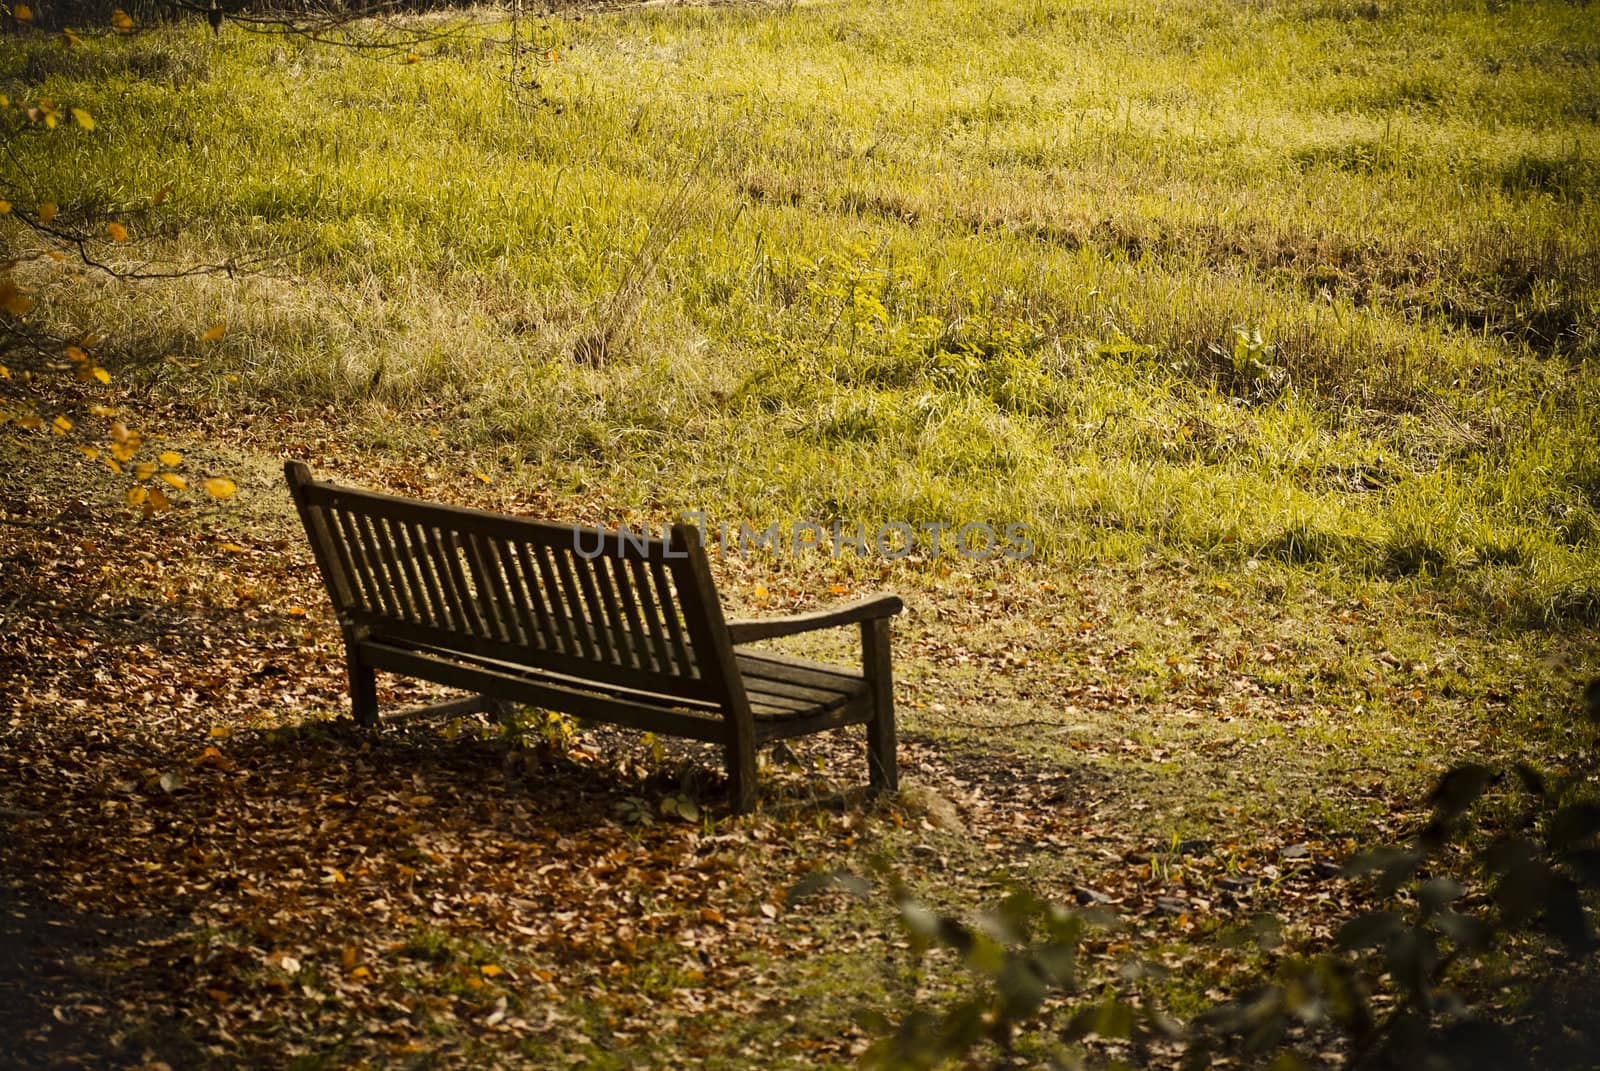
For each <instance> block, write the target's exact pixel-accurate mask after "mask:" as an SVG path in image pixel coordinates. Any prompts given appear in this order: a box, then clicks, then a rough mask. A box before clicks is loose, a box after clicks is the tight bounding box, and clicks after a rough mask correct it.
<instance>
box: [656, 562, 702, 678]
mask: <svg viewBox="0 0 1600 1071" xmlns="http://www.w3.org/2000/svg"><path fill="white" fill-rule="evenodd" d="M650 575H651V577H653V578H654V579H655V582H656V583H655V589H656V597H655V602H656V604H657V605H658V606H660V607H661V615H662V616H663V617H664V618H665V619H666V622H667V642H668V644H669V646H670V647H671V649H672V661H673V664H674V665H676V666H677V667H678V672H679V673H681V674H683V675H684V676H688V675H690V674H698V673H699V672H700V666H699V664H698V663H697V662H696V661H695V659H694V657H693V655H692V654H691V653H690V649H689V643H688V640H687V639H686V638H685V636H684V630H683V621H682V618H681V617H680V616H679V611H678V604H677V598H676V597H675V595H674V594H673V587H672V582H671V580H670V579H668V577H667V569H666V566H665V565H663V564H662V563H661V562H659V561H654V560H652V561H651V562H650Z"/></svg>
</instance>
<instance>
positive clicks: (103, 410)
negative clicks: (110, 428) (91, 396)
mask: <svg viewBox="0 0 1600 1071" xmlns="http://www.w3.org/2000/svg"><path fill="white" fill-rule="evenodd" d="M89 412H91V413H93V414H94V415H95V416H97V417H114V416H116V415H117V411H116V410H115V409H113V408H111V406H109V405H91V406H90V407H89Z"/></svg>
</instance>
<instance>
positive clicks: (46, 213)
mask: <svg viewBox="0 0 1600 1071" xmlns="http://www.w3.org/2000/svg"><path fill="white" fill-rule="evenodd" d="M60 212H61V206H59V205H57V204H56V203H55V202H54V201H43V202H41V203H40V205H39V222H40V223H49V222H50V221H51V220H53V219H55V218H56V216H57V215H59V214H60Z"/></svg>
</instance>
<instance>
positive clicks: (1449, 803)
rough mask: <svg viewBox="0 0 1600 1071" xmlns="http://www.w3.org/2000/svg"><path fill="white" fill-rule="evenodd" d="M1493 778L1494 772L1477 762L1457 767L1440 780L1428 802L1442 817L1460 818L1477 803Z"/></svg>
mask: <svg viewBox="0 0 1600 1071" xmlns="http://www.w3.org/2000/svg"><path fill="white" fill-rule="evenodd" d="M1493 777H1494V771H1493V770H1491V769H1490V768H1489V767H1487V766H1484V765H1481V764H1479V763H1476V762H1469V763H1465V764H1463V765H1461V766H1456V767H1454V768H1452V769H1450V770H1448V771H1446V773H1445V775H1444V776H1443V777H1441V778H1439V783H1438V784H1437V785H1435V786H1434V789H1433V792H1432V793H1431V794H1430V795H1429V796H1428V802H1429V803H1430V804H1431V805H1432V806H1433V809H1434V810H1435V811H1437V812H1438V813H1439V814H1440V815H1441V816H1443V817H1445V818H1455V817H1458V816H1460V815H1462V814H1465V813H1466V810H1467V808H1469V807H1471V806H1472V805H1473V804H1474V803H1476V802H1477V800H1478V797H1479V796H1481V795H1483V790H1484V789H1485V788H1488V787H1489V782H1490V781H1491V780H1492V779H1493Z"/></svg>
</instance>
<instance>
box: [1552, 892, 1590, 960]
mask: <svg viewBox="0 0 1600 1071" xmlns="http://www.w3.org/2000/svg"><path fill="white" fill-rule="evenodd" d="M1544 926H1545V929H1546V930H1548V931H1549V932H1550V934H1551V935H1552V936H1554V937H1556V938H1557V939H1559V940H1560V941H1561V943H1562V944H1564V945H1566V946H1567V951H1569V952H1572V953H1573V954H1578V953H1581V952H1587V951H1588V950H1589V948H1590V946H1591V945H1592V944H1593V943H1594V937H1593V935H1592V934H1591V933H1590V932H1589V918H1588V916H1587V915H1585V914H1584V910H1583V901H1582V899H1581V898H1580V897H1579V895H1578V887H1577V886H1576V885H1574V884H1573V883H1572V881H1571V879H1569V878H1567V877H1564V876H1563V875H1560V874H1553V875H1551V877H1550V881H1549V884H1548V887H1547V888H1546V890H1545V897H1544Z"/></svg>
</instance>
